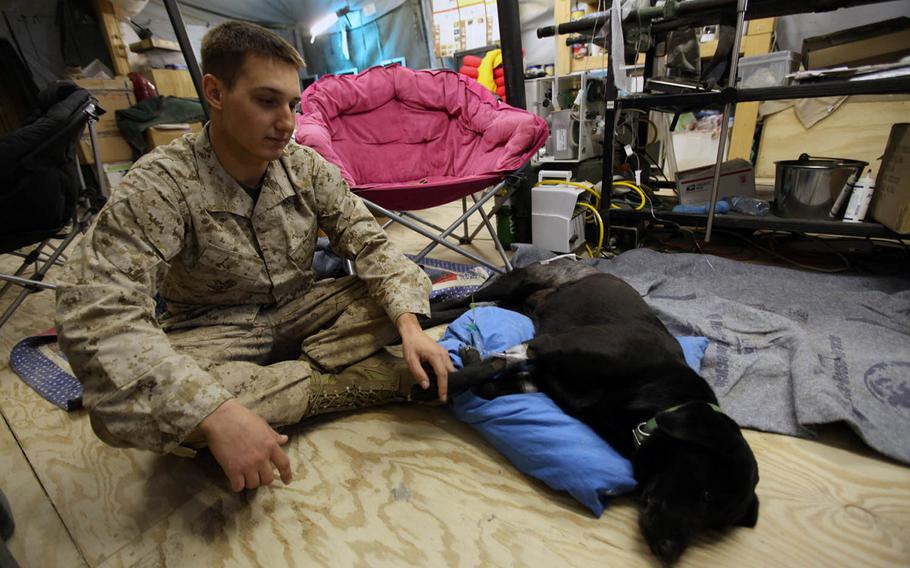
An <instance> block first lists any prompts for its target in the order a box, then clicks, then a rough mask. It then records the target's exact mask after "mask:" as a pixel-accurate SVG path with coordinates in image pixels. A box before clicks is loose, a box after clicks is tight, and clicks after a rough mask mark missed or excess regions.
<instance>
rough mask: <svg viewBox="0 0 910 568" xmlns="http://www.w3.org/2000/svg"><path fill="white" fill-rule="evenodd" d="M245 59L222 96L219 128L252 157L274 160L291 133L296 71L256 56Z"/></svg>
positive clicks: (297, 87)
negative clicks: (231, 84)
mask: <svg viewBox="0 0 910 568" xmlns="http://www.w3.org/2000/svg"><path fill="white" fill-rule="evenodd" d="M245 59H246V60H245V61H244V64H243V67H242V68H241V70H240V72H239V73H238V74H237V77H236V79H235V81H234V85H233V86H232V87H231V88H230V89H224V90H223V91H222V93H221V101H220V103H221V108H220V114H221V125H220V126H221V129H222V130H223V131H224V132H225V133H226V134H227V135H228V136H229V137H230V138H231V141H232V142H233V144H234V145H235V146H236V147H239V148H241V149H242V150H243V151H245V152H247V153H248V154H250V155H251V156H253V157H255V158H258V159H260V160H266V161H272V160H277V159H278V158H280V157H281V153H282V150H283V149H284V147H285V145H287V143H288V141H289V140H290V138H291V134H292V133H293V131H294V109H295V108H296V106H297V103H298V102H299V100H300V82H299V79H298V76H297V69H295V68H294V66H293V65H290V64H288V63H285V62H283V61H281V60H279V59H274V58H271V57H265V56H262V55H257V54H249V55H247V56H246V58H245Z"/></svg>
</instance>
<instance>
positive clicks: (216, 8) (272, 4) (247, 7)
mask: <svg viewBox="0 0 910 568" xmlns="http://www.w3.org/2000/svg"><path fill="white" fill-rule="evenodd" d="M159 1H160V0H159ZM403 2H404V0H368V1H363V0H349V1H345V0H307V1H305V2H301V1H298V0H252V1H250V0H177V3H178V5H179V6H180V8H181V10H186V9H189V10H190V11H192V10H193V9H197V10H198V11H200V12H202V13H206V12H208V13H215V14H216V15H219V16H223V17H226V18H232V19H238V20H247V21H251V22H259V23H263V24H270V25H274V26H293V25H294V24H299V25H301V26H302V27H303V28H307V27H309V25H310V24H312V23H313V22H314V21H316V20H317V19H319V18H320V17H322V16H323V15H325V14H327V13H329V12H334V11H335V10H338V9H339V8H341V7H343V6H345V5H349V6H350V7H351V9H352V10H362V11H367V12H368V11H373V12H374V13H373V14H372V15H371V16H365V18H364V21H365V22H366V21H369V20H370V19H372V18H375V17H378V16H381V15H382V14H384V13H386V12H388V11H389V10H392V9H394V8H396V7H398V6H399V5H401V4H402V3H403ZM371 4H372V10H371V8H370V5H371Z"/></svg>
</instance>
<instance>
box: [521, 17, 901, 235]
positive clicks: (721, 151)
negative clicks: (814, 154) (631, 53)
mask: <svg viewBox="0 0 910 568" xmlns="http://www.w3.org/2000/svg"><path fill="white" fill-rule="evenodd" d="M882 1H884V0H825V1H822V2H812V3H809V4H810V5H809V6H808V8H809V9H810V10H812V11H827V10H834V9H837V8H842V7H849V6H857V5H865V4H877V3H881V2H882ZM667 4H668V5H669V7H668V5H665V6H664V7H662V8H658V7H653V8H644V9H642V10H639V11H638V13H637V14H632V15H631V16H630V17H629V18H628V19H627V20H626V24H625V25H624V27H628V26H629V25H650V30H651V32H654V33H667V32H669V31H670V30H673V29H678V28H679V27H685V26H691V25H699V24H701V25H704V24H709V23H712V22H716V21H717V20H718V18H719V17H720V11H722V10H730V9H732V8H734V7H735V9H736V11H737V18H736V32H735V34H736V35H735V38H736V39H735V43H734V46H733V49H732V50H731V54H732V58H731V62H730V73H729V76H730V77H736V76H737V66H738V59H739V57H738V53H739V51H740V41H741V38H742V32H743V27H744V21H745V20H749V19H757V18H764V17H769V16H780V15H787V14H794V13H801V12H805V11H807V10H806V7H805V5H804V4H803V3H798V2H780V1H776V0H764V1H763V0H753V2H751V5H753V6H755V9H754V10H750V9H749V5H750V3H749V2H748V1H747V0H683V1H679V2H672V3H671V2H668V3H667ZM652 20H653V21H652ZM628 22H634V24H629V23H628ZM595 25H596V26H598V27H601V26H605V27H606V29H609V14H608V13H602V14H598V15H595V17H592V18H588V19H587V20H582V21H576V22H571V23H569V24H562V25H560V26H550V27H547V28H541V29H539V30H538V37H547V36H549V35H554V34H557V33H558V34H563V33H574V32H579V31H585V30H586V29H587V30H589V29H591V28H593V26H595ZM585 26H587V27H585ZM655 43H656V42H655ZM609 56H610V67H612V65H614V64H615V63H614V59H613V57H614V54H612V53H610V54H609ZM654 57H655V49H654V47H652V48H651V49H650V50H649V51H648V53H647V57H646V61H645V74H646V77H647V76H648V75H650V74H651V72H652V70H653V62H654ZM604 82H605V89H604V91H605V106H606V117H605V118H606V120H605V122H606V127H605V132H604V140H605V141H606V140H612V139H613V138H614V136H613V135H614V132H615V125H616V118H617V116H618V114H619V113H620V112H621V111H622V110H624V109H639V110H653V111H657V112H674V113H676V112H683V111H689V110H695V109H703V108H712V107H714V108H717V107H721V108H723V109H724V116H723V119H722V120H723V122H722V127H721V135H720V144H719V148H718V156H717V160H716V162H715V168H714V180H713V184H712V191H711V201H710V207H709V209H708V213H707V214H705V215H695V214H674V213H670V212H661V213H660V216H661V219H664V220H668V221H673V222H676V223H685V224H688V225H696V226H699V225H705V226H706V232H705V241H706V242H707V241H710V239H711V231H712V229H713V227H714V225H715V223H717V224H718V226H724V227H730V228H743V229H747V228H751V229H778V230H786V231H794V232H811V233H824V234H833V235H850V236H879V237H895V236H897V235H896V234H895V233H893V232H891V231H890V230H889V229H887V228H886V227H884V226H882V225H879V224H877V223H843V222H840V221H826V220H817V219H795V218H785V217H776V216H773V215H772V216H768V217H748V216H744V215H735V214H728V215H725V216H722V217H716V216H715V211H714V209H715V205H716V203H717V193H718V181H719V178H720V164H721V162H723V158H724V156H725V153H726V142H727V131H728V128H729V119H730V114H731V110H732V107H733V105H735V104H736V103H739V102H747V101H765V100H779V99H795V98H812V97H826V96H834V95H871V94H893V93H910V77H898V78H889V79H877V80H866V81H826V82H819V83H814V84H806V85H793V86H785V87H765V88H752V89H739V88H736V87H726V88H723V89H720V90H714V91H692V92H681V93H641V94H632V95H626V96H619V94H618V92H617V89H616V85H615V79H614V75H613V73H612V72H609V71H608V73H607V75H606V77H605V78H604ZM606 148H607V145H606V144H605V151H604V157H603V179H604V180H609V179H612V178H613V160H612V151H607V150H606ZM605 192H606V199H604V200H602V203H601V211H600V213H601V215H602V216H603V219H604V222H605V224H606V225H607V230H608V231H609V227H610V222H611V218H613V217H615V218H618V219H644V218H650V217H651V215H650V213H647V212H634V211H621V210H615V209H614V210H611V209H610V207H609V203H610V197H611V195H610V194H611V193H612V190H611V185H610V184H605Z"/></svg>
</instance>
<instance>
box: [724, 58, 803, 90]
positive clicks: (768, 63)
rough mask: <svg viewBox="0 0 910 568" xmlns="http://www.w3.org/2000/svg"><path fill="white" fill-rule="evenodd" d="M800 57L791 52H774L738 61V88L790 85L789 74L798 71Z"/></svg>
mask: <svg viewBox="0 0 910 568" xmlns="http://www.w3.org/2000/svg"><path fill="white" fill-rule="evenodd" d="M799 62H800V56H799V54H798V53H795V52H793V51H775V52H774V53H766V54H764V55H753V56H752V57H743V58H742V59H740V60H739V86H740V87H741V88H743V89H752V88H757V87H782V86H784V85H789V84H790V79H789V78H787V75H788V74H789V73H793V72H794V71H797V70H798V69H799Z"/></svg>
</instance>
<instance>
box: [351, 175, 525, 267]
mask: <svg viewBox="0 0 910 568" xmlns="http://www.w3.org/2000/svg"><path fill="white" fill-rule="evenodd" d="M505 183H506V182H501V183H499V184H497V185H496V186H495V187H493V188H491V189H489V190H487V191H486V192H485V193H484V194H483V195H482V196H481V197H480V198H479V199H478V198H476V197H474V196H472V198H473V199H474V205H472V206H471V207H467V206H466V205H467V203H466V202H465V203H464V204H463V205H462V209H463V210H464V213H462V215H461V216H460V217H458V219H456V220H455V221H454V222H452V224H451V225H449V226H448V227H447V228H445V229H443V228H442V227H438V226H436V225H434V224H432V223H429V222H428V221H426V220H424V219H422V218H420V217H419V216H417V215H414V214H413V213H409V212H406V211H400V212H399V211H391V210H389V209H386V208H385V207H382V206H380V205H377V204H375V203H373V202H372V201H369V200H366V199H364V200H363V202H364V204H365V205H366V206H367V208H369V209H370V210H371V211H373V212H374V213H380V214H382V215H385V216H386V217H388V218H389V220H390V221H394V222H396V223H400V224H402V225H404V226H405V227H407V228H408V229H411V230H412V231H414V232H416V233H420V234H421V235H423V236H424V237H426V238H428V239H430V240H431V241H433V242H432V243H430V244H429V245H427V246H426V247H424V248H423V250H421V251H420V252H419V253H417V255H416V257H415V259H414V260H415V261H416V262H420V261H421V260H423V258H424V257H426V256H427V254H429V253H430V251H432V250H433V249H434V248H436V247H437V246H438V245H442V246H444V247H446V248H448V249H449V250H452V251H454V252H456V253H458V254H460V255H462V256H464V257H467V258H469V259H470V260H473V261H474V262H476V263H478V264H482V265H483V266H486V267H487V268H489V269H491V270H493V271H495V272H498V273H500V274H503V273H505V272H508V271H510V270H512V263H511V262H509V257H508V256H507V255H506V252H505V250H504V249H503V247H502V244H500V242H499V240H498V239H497V237H496V230H495V229H494V228H493V225H492V224H491V223H490V220H489V216H488V215H487V214H486V212H485V211H484V210H483V206H484V204H485V203H487V202H488V201H489V200H490V199H492V198H493V197H495V195H496V193H497V192H498V191H499V190H500V189H501V188H502V187H503V186H504V185H505ZM476 212H479V213H480V216H481V219H482V220H483V224H484V226H486V228H487V230H488V231H489V232H490V236H491V237H492V238H493V243H494V245H495V246H496V251H497V252H498V253H499V255H500V257H502V261H503V265H504V266H505V269H503V267H501V266H495V265H493V264H490V263H489V262H488V261H486V260H484V259H483V258H481V257H479V256H478V255H476V254H474V253H472V252H470V251H467V250H464V249H462V248H459V247H458V246H457V245H455V244H452V243H451V242H449V241H448V240H447V239H448V237H449V236H450V235H452V233H454V232H455V230H456V229H458V227H459V226H460V225H462V224H465V226H467V225H466V224H467V219H468V217H470V216H471V215H473V214H474V213H476ZM418 223H422V224H423V225H426V226H429V227H432V228H433V229H436V230H437V231H439V233H438V234H434V233H432V232H430V231H429V230H427V229H425V228H424V227H422V226H421V225H419V224H418ZM465 239H466V240H470V237H468V235H467V230H466V231H465Z"/></svg>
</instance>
